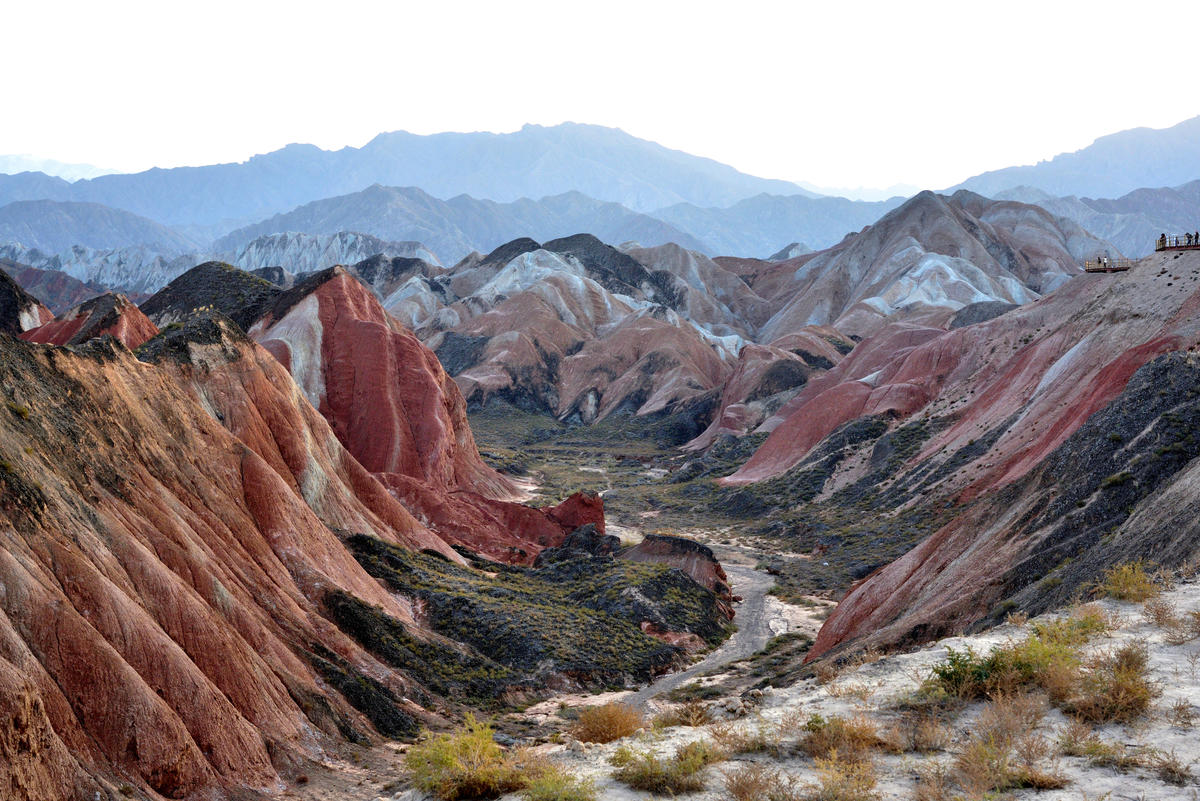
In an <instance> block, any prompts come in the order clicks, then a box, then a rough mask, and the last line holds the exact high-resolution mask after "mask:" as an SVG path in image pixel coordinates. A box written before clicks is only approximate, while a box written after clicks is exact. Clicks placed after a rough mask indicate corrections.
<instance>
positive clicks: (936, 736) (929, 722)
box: [883, 710, 950, 754]
mask: <svg viewBox="0 0 1200 801" xmlns="http://www.w3.org/2000/svg"><path fill="white" fill-rule="evenodd" d="M883 738H884V739H885V740H886V741H887V742H888V744H889V749H890V750H892V751H896V752H899V753H912V752H915V753H921V754H930V753H933V752H935V751H941V750H943V749H945V747H946V745H947V744H948V743H949V742H950V732H949V731H948V730H947V729H946V726H945V724H944V723H943V722H942V716H941V714H939V713H938V712H937V711H929V710H915V711H910V712H908V713H907V714H904V715H902V716H901V717H900V720H898V721H897V722H895V723H893V724H892V725H891V726H889V727H888V729H887V731H886V732H884V735H883Z"/></svg>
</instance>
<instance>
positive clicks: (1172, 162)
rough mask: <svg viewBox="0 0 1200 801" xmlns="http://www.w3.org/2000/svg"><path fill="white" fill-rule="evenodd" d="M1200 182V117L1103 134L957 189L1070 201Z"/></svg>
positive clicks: (987, 173) (986, 173)
mask: <svg viewBox="0 0 1200 801" xmlns="http://www.w3.org/2000/svg"><path fill="white" fill-rule="evenodd" d="M1197 178H1200V117H1193V118H1192V119H1190V120H1185V121H1184V122H1181V123H1179V124H1178V125H1175V126H1173V127H1171V128H1164V129H1154V128H1133V129H1131V130H1128V131H1121V132H1120V133H1114V134H1110V135H1108V136H1102V137H1100V138H1099V139H1097V140H1096V141H1095V142H1093V143H1092V144H1090V145H1088V146H1087V147H1085V148H1083V149H1082V150H1077V151H1075V152H1074V153H1060V154H1059V155H1057V156H1055V157H1054V158H1052V159H1050V160H1049V161H1042V162H1039V163H1038V164H1033V165H1028V166H1023V167H1007V168H1005V169H1002V170H992V171H991V172H985V173H983V174H981V175H976V176H974V177H973V178H968V179H967V180H966V181H963V182H962V183H961V184H959V185H958V186H956V187H953V188H954V189H970V190H971V191H972V192H977V193H979V194H981V195H987V196H988V197H996V196H997V195H999V194H1000V193H1002V192H1004V191H1006V190H1010V189H1015V188H1016V187H1019V186H1026V187H1033V188H1034V189H1040V190H1041V191H1043V192H1046V193H1047V194H1050V195H1054V196H1058V197H1064V196H1070V195H1075V196H1079V197H1116V196H1118V195H1123V194H1125V193H1127V192H1132V191H1133V190H1135V189H1139V188H1142V187H1157V186H1178V185H1179V184H1182V183H1185V182H1187V181H1192V180H1195V179H1197Z"/></svg>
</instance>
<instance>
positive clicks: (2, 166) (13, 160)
mask: <svg viewBox="0 0 1200 801" xmlns="http://www.w3.org/2000/svg"><path fill="white" fill-rule="evenodd" d="M19 172H41V173H45V174H46V175H53V176H55V177H56V178H63V179H65V180H67V181H78V180H79V179H81V178H98V177H100V176H101V175H110V174H112V173H114V172H116V170H106V169H104V168H103V167H96V166H93V165H91V164H68V163H66V162H62V161H55V160H54V159H42V158H37V157H36V156H30V155H28V154H24V153H22V154H20V155H12V156H0V173H5V174H10V175H15V174H16V173H19Z"/></svg>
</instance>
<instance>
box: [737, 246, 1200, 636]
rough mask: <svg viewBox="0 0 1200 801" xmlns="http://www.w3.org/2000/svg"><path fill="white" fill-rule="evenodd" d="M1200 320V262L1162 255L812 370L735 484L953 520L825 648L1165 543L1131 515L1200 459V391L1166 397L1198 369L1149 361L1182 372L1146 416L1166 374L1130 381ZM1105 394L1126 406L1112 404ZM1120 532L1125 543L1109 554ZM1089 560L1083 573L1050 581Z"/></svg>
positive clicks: (1195, 331) (852, 597)
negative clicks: (1106, 544) (1197, 396)
mask: <svg viewBox="0 0 1200 801" xmlns="http://www.w3.org/2000/svg"><path fill="white" fill-rule="evenodd" d="M1198 312H1200V259H1198V258H1197V257H1196V256H1195V255H1194V254H1183V255H1181V256H1179V257H1178V258H1176V257H1175V254H1167V255H1160V256H1156V257H1151V258H1148V259H1146V260H1143V261H1142V262H1141V263H1140V264H1139V265H1138V266H1137V267H1135V268H1134V269H1133V270H1131V271H1129V272H1128V273H1124V274H1118V275H1104V276H1096V275H1087V276H1080V277H1077V278H1075V279H1073V280H1072V281H1070V282H1069V283H1068V284H1067V285H1065V286H1064V287H1062V288H1061V289H1059V290H1058V291H1057V292H1054V293H1052V294H1050V295H1048V296H1046V297H1044V298H1042V299H1040V300H1037V301H1035V302H1033V303H1030V304H1027V305H1025V306H1022V307H1021V308H1018V309H1014V310H1010V311H1007V312H1006V313H1004V314H1001V315H999V316H997V317H993V318H991V319H988V320H985V321H984V322H981V323H978V324H974V325H967V326H963V327H958V328H955V329H953V330H949V331H947V330H945V329H942V328H932V327H927V326H920V325H916V324H912V323H897V324H892V325H889V326H887V327H885V328H884V329H882V330H881V331H880V332H879V333H877V334H876V335H875V336H873V337H870V338H868V339H867V340H865V341H864V342H862V343H861V344H859V345H857V346H856V347H855V348H854V350H853V351H852V352H851V353H850V354H849V355H848V356H847V357H846V358H845V359H844V360H842V361H841V362H840V363H839V364H838V365H836V366H835V367H834V368H833V369H832V370H830V371H829V372H828V373H826V374H824V375H822V376H819V377H817V378H814V379H812V380H810V381H809V382H808V383H807V385H806V386H805V387H804V388H803V390H801V392H800V393H799V394H797V395H796V397H795V398H793V399H792V400H791V401H790V402H789V403H788V404H787V405H786V406H784V407H783V409H781V410H780V412H779V413H778V414H776V415H775V416H774V417H773V418H772V419H771V420H769V421H768V423H767V424H765V425H764V428H766V429H768V430H770V431H771V434H770V436H769V437H768V438H767V440H766V442H764V443H763V445H762V446H761V447H760V448H759V449H758V450H757V451H756V452H755V454H754V455H753V457H751V459H750V460H749V461H748V462H747V463H746V464H745V465H744V466H743V467H742V468H741V469H739V470H738V471H737V472H735V473H734V474H733V475H732V476H730V477H729V478H728V479H727V480H726V481H727V483H731V484H735V485H736V484H745V483H748V482H755V481H762V480H763V479H768V478H771V477H775V476H782V475H783V474H784V473H787V475H788V476H792V477H794V478H795V480H799V478H801V477H804V476H808V477H809V478H811V479H812V480H813V481H814V482H816V484H815V486H817V487H818V488H819V489H820V491H821V492H822V493H823V497H829V496H830V495H831V494H834V493H838V492H845V493H847V494H846V496H845V497H847V498H848V499H851V500H853V499H854V498H858V499H860V500H861V499H862V498H865V497H868V496H869V497H871V498H873V499H874V500H873V501H872V503H873V504H874V505H875V507H876V508H877V509H879V510H880V512H881V513H886V514H888V515H891V516H893V517H894V519H895V525H896V527H897V529H900V528H902V527H903V525H904V523H903V518H904V517H905V516H906V515H910V514H911V513H913V511H914V510H922V509H923V510H929V511H931V512H933V511H935V510H936V515H935V517H937V519H940V520H941V521H942V523H941V528H940V529H939V530H938V531H937V532H936V533H935V534H933V535H932V536H931V537H930V538H928V539H927V540H925V541H924V542H923V543H921V544H920V545H919V546H918V547H917V548H916V549H914V550H913V551H911V552H910V553H908V554H907V555H905V556H904V557H903V558H902V559H900V560H898V561H896V562H895V563H893V564H891V565H889V566H888V567H886V568H885V569H883V570H880V571H878V572H877V573H875V574H874V575H872V576H870V577H868V578H867V579H865V580H864V581H863V582H862V583H861V584H859V585H857V586H856V587H855V588H854V589H853V590H852V591H851V592H850V594H849V595H848V596H847V598H846V599H845V601H843V603H842V604H841V605H840V606H839V608H838V610H837V612H836V613H835V614H834V615H833V616H832V617H831V618H830V620H829V621H828V622H827V624H826V626H825V628H824V629H823V630H822V634H821V637H820V639H819V640H818V643H817V645H816V647H815V648H814V654H817V655H819V654H822V653H825V652H827V651H829V650H830V649H833V648H835V647H837V646H838V645H839V644H841V643H844V642H847V641H850V640H858V639H860V638H862V639H865V640H866V641H870V642H874V643H877V644H884V645H886V644H894V643H897V642H905V641H909V640H912V639H924V638H926V637H928V636H932V635H933V634H936V633H938V632H947V631H954V630H960V629H961V628H963V627H965V626H969V625H975V624H979V623H980V622H981V621H984V620H987V619H989V616H994V615H996V614H998V612H997V609H999V608H1001V607H1002V606H1003V605H1004V604H1005V603H1006V602H1007V601H1011V604H1013V605H1019V606H1021V607H1023V608H1028V609H1030V610H1031V611H1032V610H1040V609H1042V608H1045V605H1046V604H1049V603H1051V602H1053V601H1055V600H1063V597H1062V596H1061V595H1060V594H1059V593H1058V592H1051V591H1050V590H1051V589H1052V588H1053V587H1058V586H1062V587H1068V588H1071V589H1072V590H1074V589H1077V588H1078V587H1079V586H1080V584H1081V583H1083V582H1085V581H1086V580H1090V578H1094V576H1095V575H1096V573H1097V571H1098V569H1099V567H1100V566H1102V564H1103V563H1104V562H1105V561H1107V562H1108V563H1113V562H1116V561H1120V560H1122V559H1128V558H1137V557H1138V556H1139V555H1141V554H1143V553H1145V552H1147V550H1148V548H1147V543H1148V542H1151V541H1156V540H1154V539H1153V538H1154V537H1157V536H1159V535H1158V534H1156V533H1154V532H1152V531H1151V530H1150V529H1149V528H1148V527H1146V526H1145V524H1144V523H1136V522H1135V521H1136V520H1146V519H1149V518H1150V517H1153V515H1146V514H1145V513H1142V512H1140V511H1139V510H1142V509H1146V510H1147V511H1148V510H1149V508H1150V507H1143V506H1141V505H1140V504H1144V503H1150V502H1151V501H1150V500H1149V498H1150V495H1151V493H1158V492H1165V491H1166V487H1167V486H1169V485H1170V483H1171V481H1172V479H1171V478H1170V477H1171V476H1172V475H1174V474H1175V473H1176V472H1177V471H1179V470H1181V469H1182V468H1183V466H1184V465H1185V464H1186V463H1187V461H1188V460H1189V459H1190V458H1191V456H1194V455H1200V454H1191V451H1190V448H1191V445H1190V443H1188V442H1187V441H1186V437H1183V435H1179V437H1178V438H1176V435H1175V434H1174V433H1171V431H1173V429H1172V428H1171V425H1172V423H1171V421H1172V420H1178V419H1184V418H1186V417H1187V416H1188V415H1190V414H1191V411H1190V406H1189V404H1190V403H1192V400H1191V397H1192V396H1191V395H1190V394H1189V393H1188V391H1176V390H1174V389H1173V387H1175V386H1187V385H1188V384H1189V382H1190V381H1192V379H1191V378H1189V376H1191V372H1190V370H1191V369H1192V368H1191V367H1190V366H1189V365H1191V360H1190V359H1182V360H1179V359H1178V358H1177V359H1176V361H1172V362H1165V363H1162V366H1160V367H1145V369H1146V370H1151V371H1152V372H1151V373H1148V374H1147V375H1159V374H1162V375H1166V376H1170V378H1169V380H1167V379H1163V382H1162V386H1161V388H1160V394H1159V395H1158V396H1157V398H1162V401H1161V402H1157V401H1156V402H1154V403H1147V402H1142V404H1141V409H1140V410H1138V409H1137V408H1135V407H1136V406H1137V402H1136V401H1135V400H1134V398H1135V397H1138V396H1140V395H1144V394H1145V390H1140V389H1135V387H1137V386H1140V385H1142V384H1145V385H1146V386H1150V385H1153V384H1154V380H1152V379H1148V378H1146V379H1138V380H1135V381H1134V382H1133V383H1132V384H1131V383H1130V381H1131V378H1132V377H1134V376H1135V374H1138V375H1141V374H1140V373H1138V371H1139V369H1140V368H1143V367H1144V366H1146V365H1148V363H1150V362H1152V361H1154V360H1156V358H1157V357H1160V356H1162V355H1163V354H1168V353H1170V352H1179V351H1183V350H1186V349H1189V348H1192V347H1195V346H1196V344H1197V341H1198V337H1200V314H1198ZM1159 363H1160V362H1159V361H1154V364H1156V365H1157V364H1159ZM1155 370H1157V371H1158V372H1157V373H1156V372H1153V371H1155ZM1164 371H1165V372H1164ZM1139 381H1140V382H1141V383H1139ZM1122 393H1127V395H1123V394H1122ZM1127 396H1128V397H1127ZM1126 397H1127V399H1124V398H1126ZM1110 404H1124V405H1125V407H1127V408H1125V409H1124V410H1123V411H1120V412H1116V411H1103V410H1106V409H1110V408H1116V407H1115V406H1113V407H1110ZM1105 415H1107V417H1105ZM1101 420H1107V422H1106V423H1104V424H1101V422H1100V421H1101ZM1138 421H1140V422H1138ZM868 422H869V423H870V425H866V423H868ZM1164 426H1165V427H1166V428H1167V429H1171V431H1166V430H1164V428H1163V427H1164ZM852 427H857V428H855V429H854V431H855V433H851V428H852ZM839 432H841V433H839ZM834 435H836V436H834ZM1168 440H1169V441H1168ZM836 443H840V444H836ZM831 448H832V449H833V450H831ZM1164 449H1165V450H1164ZM834 451H837V455H836V460H835V461H833V462H832V464H835V465H837V467H836V470H835V471H831V468H830V467H829V466H828V464H830V462H828V457H829V456H830V454H832V453H834ZM1084 454H1087V458H1086V459H1083V458H1082V457H1083V455H1084ZM1188 454H1191V455H1188ZM1147 459H1149V460H1150V462H1152V463H1153V464H1155V465H1157V467H1155V468H1154V470H1152V471H1150V472H1146V471H1147V470H1148V469H1149V468H1148V467H1147V466H1146V464H1147V462H1146V460H1147ZM1125 474H1128V476H1129V478H1128V479H1125V478H1122V477H1121V476H1123V475H1125ZM1114 476H1117V478H1114ZM1179 480H1181V481H1182V480H1183V479H1182V478H1181V479H1179ZM1126 481H1129V482H1131V483H1130V486H1128V487H1125V489H1124V490H1120V487H1124V486H1125V483H1126ZM1135 490H1136V491H1135ZM1131 493H1132V494H1131ZM1117 498H1119V499H1120V502H1119V503H1115V502H1114V499H1117ZM1066 499H1069V503H1068V502H1066ZM947 504H949V505H948V506H947ZM1168 508H1174V509H1176V511H1178V510H1179V508H1180V507H1178V505H1175V506H1174V507H1168ZM947 509H948V510H949V511H946V510H947ZM1160 511H1162V510H1160ZM1131 513H1132V515H1133V516H1130V515H1131ZM1114 529H1116V530H1118V531H1120V532H1121V539H1122V541H1123V542H1124V546H1123V548H1105V549H1097V547H1096V546H1097V544H1098V543H1099V540H1100V537H1101V536H1102V534H1103V533H1104V532H1106V531H1112V530H1114ZM1180 548H1182V550H1186V548H1185V547H1183V546H1182V545H1181V546H1180ZM1180 548H1176V550H1180ZM1084 553H1089V554H1090V556H1089V559H1090V560H1091V561H1090V563H1089V564H1090V573H1089V572H1088V571H1087V570H1082V569H1081V568H1078V567H1076V568H1073V569H1072V570H1068V571H1066V572H1065V573H1063V574H1057V573H1056V574H1053V575H1051V574H1052V571H1053V570H1054V569H1055V568H1058V567H1060V566H1061V565H1063V564H1066V563H1069V558H1070V557H1082V555H1083V554H1084ZM1101 553H1103V554H1104V556H1103V557H1101V556H1099V554H1101ZM1181 553H1182V551H1181ZM1176 556H1180V554H1176ZM1172 558H1174V557H1172ZM1076 570H1077V571H1079V572H1074V571H1076ZM1048 576H1049V577H1050V578H1053V579H1054V581H1049V582H1040V580H1041V579H1045V578H1047V577H1048ZM1039 588H1040V589H1039ZM1007 608H1015V607H1014V606H1011V605H1010V606H1008V607H1007Z"/></svg>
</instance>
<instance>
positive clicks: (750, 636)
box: [624, 546, 775, 707]
mask: <svg viewBox="0 0 1200 801" xmlns="http://www.w3.org/2000/svg"><path fill="white" fill-rule="evenodd" d="M713 552H714V553H716V555H717V558H718V559H720V560H721V565H722V566H723V567H724V568H725V575H727V576H728V577H729V583H730V585H731V586H732V587H733V594H734V595H740V596H741V597H742V600H741V601H740V602H739V603H737V604H736V605H735V606H734V612H735V617H734V623H736V624H737V627H738V630H737V631H735V632H734V633H733V636H731V637H730V638H729V639H728V640H726V641H725V642H724V644H722V645H721V647H720V648H718V649H717V650H715V651H713V652H712V653H711V654H709V655H708V656H706V657H705V658H704V659H702V660H701V661H699V662H697V663H696V664H694V665H692V666H691V667H689V668H687V669H686V670H681V671H679V672H678V673H668V674H667V675H665V676H662V677H660V678H659V679H658V680H657V681H655V682H654V683H653V684H650V685H647V686H646V687H643V688H642V689H640V690H638V691H637V692H636V693H633V694H632V695H630V696H628V697H627V698H625V699H624V701H625V703H627V704H632V705H634V706H638V707H641V706H644V705H645V703H646V702H647V701H649V700H650V699H651V698H654V697H656V696H659V695H662V694H664V693H668V692H670V691H671V690H674V689H675V688H676V687H680V686H682V685H684V684H686V683H688V682H689V681H691V680H692V679H694V678H696V676H698V675H700V674H701V673H707V672H708V671H710V670H712V669H714V668H719V667H722V666H724V665H728V664H729V663H730V662H736V661H738V660H739V659H745V658H746V657H748V656H750V655H751V654H753V653H754V652H756V651H758V650H760V649H761V648H762V647H763V646H764V645H766V644H767V640H769V639H771V637H772V636H774V634H775V632H774V631H773V630H772V628H771V617H770V615H768V614H767V611H766V595H767V590H769V589H771V586H772V585H773V584H774V583H775V579H773V578H771V577H770V576H769V575H767V574H766V573H763V572H760V571H758V570H755V569H754V560H753V558H751V557H750V556H748V555H747V554H746V553H744V552H742V551H739V550H735V549H732V548H721V547H719V546H718V547H714V548H713Z"/></svg>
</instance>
